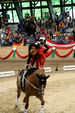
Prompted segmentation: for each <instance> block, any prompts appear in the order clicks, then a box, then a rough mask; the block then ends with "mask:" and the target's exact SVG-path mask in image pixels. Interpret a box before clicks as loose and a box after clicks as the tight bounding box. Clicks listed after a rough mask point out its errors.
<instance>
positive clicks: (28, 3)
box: [22, 2, 30, 7]
mask: <svg viewBox="0 0 75 113" xmlns="http://www.w3.org/2000/svg"><path fill="white" fill-rule="evenodd" d="M22 7H30V2H24V3H22Z"/></svg>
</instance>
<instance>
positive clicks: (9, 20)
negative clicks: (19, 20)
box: [7, 11, 13, 23]
mask: <svg viewBox="0 0 75 113" xmlns="http://www.w3.org/2000/svg"><path fill="white" fill-rule="evenodd" d="M7 16H8V22H9V23H13V16H12V11H7Z"/></svg>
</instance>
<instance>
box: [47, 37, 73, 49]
mask: <svg viewBox="0 0 75 113" xmlns="http://www.w3.org/2000/svg"><path fill="white" fill-rule="evenodd" d="M46 44H47V45H48V46H49V47H50V48H52V47H55V48H57V49H70V48H72V47H73V46H75V41H72V42H70V43H67V44H57V43H55V42H53V41H51V40H50V39H49V38H46Z"/></svg>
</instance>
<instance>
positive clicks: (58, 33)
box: [0, 14, 75, 46]
mask: <svg viewBox="0 0 75 113" xmlns="http://www.w3.org/2000/svg"><path fill="white" fill-rule="evenodd" d="M34 23H35V26H36V30H35V34H31V35H30V36H28V35H27V33H26V32H24V31H23V29H22V25H21V23H18V25H17V30H16V31H15V32H12V31H11V30H10V28H9V27H6V28H3V29H2V32H1V35H0V40H1V46H12V44H13V40H18V41H19V40H21V39H22V40H23V45H26V44H27V43H32V42H37V41H39V40H40V39H43V40H46V38H47V37H48V38H49V39H50V40H52V39H54V38H55V39H56V42H57V43H67V42H69V41H72V40H75V27H74V26H73V22H72V19H71V17H69V18H68V17H67V16H65V17H64V18H62V19H61V20H60V18H59V17H58V15H57V14H55V21H52V19H51V18H49V19H48V20H47V21H45V20H44V19H43V18H41V19H40V18H38V19H37V20H36V19H34ZM68 28H73V31H72V32H71V33H70V34H69V36H68V35H67V33H66V29H68Z"/></svg>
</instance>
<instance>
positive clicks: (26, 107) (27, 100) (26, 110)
mask: <svg viewBox="0 0 75 113" xmlns="http://www.w3.org/2000/svg"><path fill="white" fill-rule="evenodd" d="M25 102H26V105H25V112H24V113H27V112H28V107H29V96H28V95H26V97H25Z"/></svg>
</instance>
